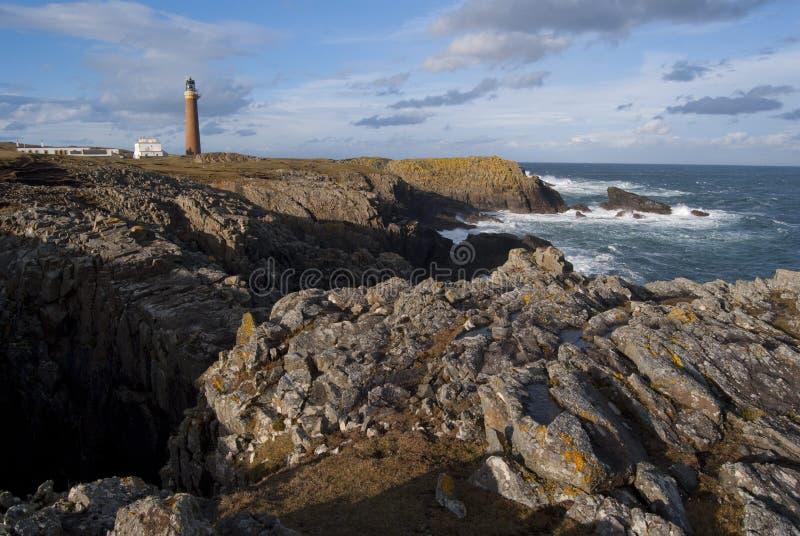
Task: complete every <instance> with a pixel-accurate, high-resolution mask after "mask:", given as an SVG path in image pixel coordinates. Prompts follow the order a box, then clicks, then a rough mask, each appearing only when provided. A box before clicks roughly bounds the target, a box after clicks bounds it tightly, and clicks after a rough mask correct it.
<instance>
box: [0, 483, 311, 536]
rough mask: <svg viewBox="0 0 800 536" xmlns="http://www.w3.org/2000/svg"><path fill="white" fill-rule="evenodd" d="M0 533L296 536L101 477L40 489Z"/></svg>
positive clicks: (0, 522)
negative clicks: (66, 487)
mask: <svg viewBox="0 0 800 536" xmlns="http://www.w3.org/2000/svg"><path fill="white" fill-rule="evenodd" d="M0 534H11V535H14V536H53V535H65V536H106V535H109V536H179V535H180V536H195V535H197V536H200V535H203V534H208V535H219V536H234V535H237V536H238V535H245V536H247V535H252V536H296V535H297V533H296V532H294V531H292V530H290V529H287V528H286V527H284V526H283V525H282V524H281V523H280V521H279V520H278V519H277V518H276V517H274V516H270V515H267V514H260V513H256V514H253V513H250V512H248V511H241V512H239V513H237V514H233V515H228V516H221V517H220V516H218V514H217V510H216V504H215V502H214V501H211V500H209V499H203V498H198V497H194V496H192V495H189V494H186V493H178V494H171V493H170V492H168V491H167V490H159V489H158V488H156V487H155V486H151V485H149V484H146V483H144V482H143V481H142V480H141V479H139V478H137V477H126V478H118V477H111V478H104V479H101V480H97V481H94V482H91V483H86V484H79V485H77V486H74V487H73V488H72V489H70V490H69V492H68V493H54V492H53V483H52V482H46V483H44V484H42V485H41V486H40V487H39V489H38V490H37V492H36V493H35V494H34V495H32V496H31V497H30V498H29V499H28V500H27V501H24V502H19V503H18V504H16V505H14V506H13V507H12V508H10V509H8V510H6V511H5V513H4V515H3V516H0Z"/></svg>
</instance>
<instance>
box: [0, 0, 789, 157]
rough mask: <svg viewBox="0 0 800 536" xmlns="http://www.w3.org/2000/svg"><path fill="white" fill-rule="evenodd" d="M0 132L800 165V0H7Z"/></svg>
mask: <svg viewBox="0 0 800 536" xmlns="http://www.w3.org/2000/svg"><path fill="white" fill-rule="evenodd" d="M0 46H2V48H3V50H4V52H5V53H4V54H3V56H2V59H1V60H0V62H2V67H3V68H2V69H0V139H6V140H13V139H17V138H21V139H22V140H23V141H24V142H27V143H39V142H40V141H42V140H43V141H44V142H45V143H47V144H51V145H55V144H92V145H110V146H118V147H126V148H132V146H133V142H134V141H135V139H136V138H137V137H139V136H143V135H156V136H159V137H160V138H161V139H162V141H163V142H164V144H165V147H166V149H167V150H168V151H171V152H176V153H178V152H181V151H182V146H183V81H184V78H185V76H186V75H192V76H193V77H194V78H195V80H196V81H197V87H198V89H199V91H200V92H201V94H202V98H201V99H200V101H199V108H200V116H201V134H202V143H203V149H204V150H205V151H238V152H245V153H251V154H259V155H265V156H298V157H329V158H346V157H352V156H358V155H381V156H388V157H393V158H401V157H411V156H453V155H468V154H498V155H500V156H503V157H506V158H512V159H516V160H520V161H565V162H664V163H731V164H780V165H800V74H799V73H800V2H797V1H796V0H528V1H524V0H466V1H463V2H445V1H425V2H422V1H416V0H410V1H409V0H405V1H403V2H395V1H391V2H390V1H381V0H372V1H370V2H360V1H337V2H321V1H320V2H312V1H309V0H305V1H303V0H295V1H290V0H282V1H259V2H256V1H243V2H205V1H201V0H198V1H194V2H165V1H162V2H142V3H136V2H108V3H106V2H78V3H72V2H65V3H48V2H24V3H13V4H9V3H5V4H0Z"/></svg>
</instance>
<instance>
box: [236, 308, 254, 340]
mask: <svg viewBox="0 0 800 536" xmlns="http://www.w3.org/2000/svg"><path fill="white" fill-rule="evenodd" d="M255 330H256V321H255V319H253V315H252V314H251V313H245V314H243V315H242V324H241V325H240V326H239V331H237V332H236V344H246V343H247V341H249V340H250V337H252V336H253V333H255Z"/></svg>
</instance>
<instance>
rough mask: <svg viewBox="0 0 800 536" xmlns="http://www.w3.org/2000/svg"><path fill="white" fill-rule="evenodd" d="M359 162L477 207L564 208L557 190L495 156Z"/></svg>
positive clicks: (549, 210) (546, 210)
mask: <svg viewBox="0 0 800 536" xmlns="http://www.w3.org/2000/svg"><path fill="white" fill-rule="evenodd" d="M359 162H361V163H365V164H367V165H372V166H374V167H377V168H378V169H383V170H386V171H388V172H390V173H394V174H396V175H398V176H400V177H401V178H402V179H403V180H404V181H406V182H407V183H408V184H410V185H411V186H413V187H414V188H416V189H418V190H420V191H423V192H430V193H433V194H438V195H440V196H443V197H445V198H449V199H454V200H456V201H461V202H463V203H466V204H468V205H470V206H473V207H475V208H477V209H482V210H510V211H511V212H522V213H527V212H538V213H545V214H552V213H556V212H564V211H566V210H567V206H566V205H565V204H564V200H563V199H562V198H561V196H560V195H559V193H558V192H556V191H555V190H554V189H552V188H551V187H549V186H548V185H547V184H545V183H544V182H543V181H542V180H541V179H540V178H539V177H528V176H526V175H525V172H524V171H523V170H522V168H521V167H520V166H519V164H517V163H516V162H511V161H509V160H503V159H502V158H499V157H496V156H488V157H469V158H421V159H411V160H383V159H359Z"/></svg>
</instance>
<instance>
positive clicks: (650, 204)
mask: <svg viewBox="0 0 800 536" xmlns="http://www.w3.org/2000/svg"><path fill="white" fill-rule="evenodd" d="M600 206H601V207H603V208H604V209H606V210H630V211H639V212H655V213H656V214H672V208H671V207H670V206H669V205H667V204H666V203H661V202H659V201H653V200H652V199H649V198H647V197H645V196H643V195H638V194H634V193H632V192H627V191H625V190H623V189H622V188H617V187H616V186H609V187H608V201H604V202H603V203H600ZM618 215H619V214H618ZM634 216H635V214H634Z"/></svg>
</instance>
